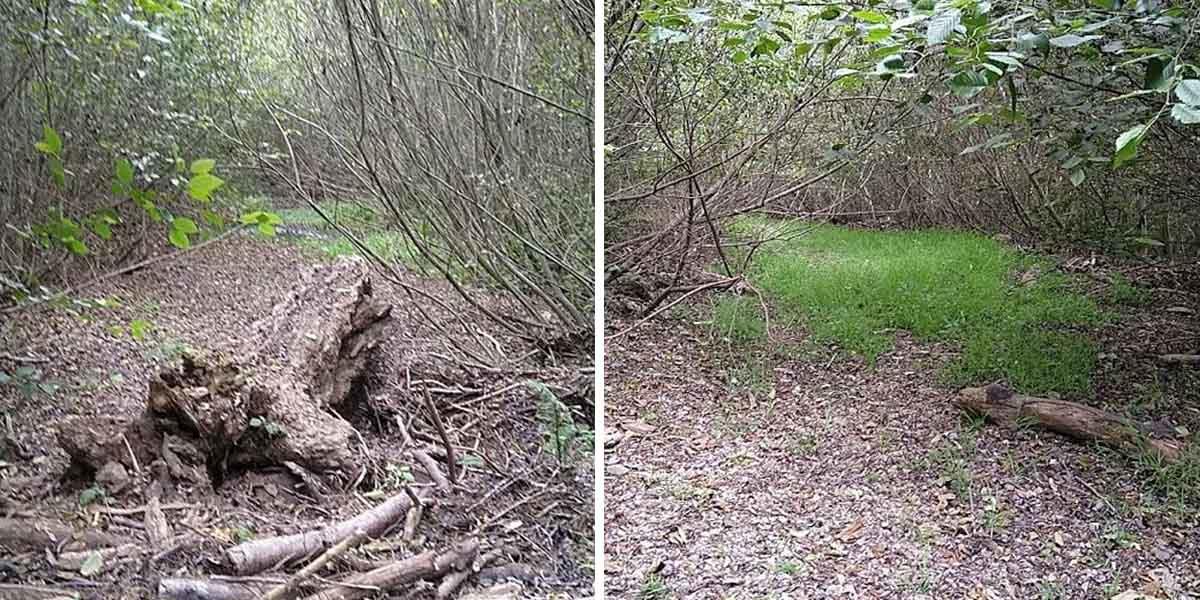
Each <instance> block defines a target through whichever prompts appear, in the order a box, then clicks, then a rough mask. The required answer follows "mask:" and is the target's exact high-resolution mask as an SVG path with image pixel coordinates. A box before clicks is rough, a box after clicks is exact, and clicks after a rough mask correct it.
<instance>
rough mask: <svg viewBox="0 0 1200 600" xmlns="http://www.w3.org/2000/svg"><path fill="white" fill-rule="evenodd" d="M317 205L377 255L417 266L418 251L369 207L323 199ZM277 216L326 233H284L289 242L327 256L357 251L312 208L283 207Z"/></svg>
mask: <svg viewBox="0 0 1200 600" xmlns="http://www.w3.org/2000/svg"><path fill="white" fill-rule="evenodd" d="M319 206H320V207H321V211H322V212H324V213H325V214H326V215H327V216H329V218H330V220H332V221H333V223H336V224H337V225H339V226H341V227H342V228H344V229H345V230H347V231H349V232H350V233H351V234H353V235H354V236H355V237H356V238H358V239H359V240H360V241H361V242H362V243H363V245H365V246H366V247H367V248H368V249H370V250H371V252H373V253H374V254H375V255H376V256H378V257H379V258H381V259H383V260H385V261H387V262H390V263H402V264H405V265H407V266H410V267H416V266H419V261H418V258H417V253H416V251H415V250H413V248H412V246H411V244H410V243H409V241H408V239H406V238H405V237H404V234H403V233H401V232H399V231H395V230H392V229H389V228H387V227H386V226H385V223H384V218H383V215H381V214H379V213H378V212H376V211H375V210H374V209H372V208H371V207H369V206H367V205H365V204H361V203H358V202H347V201H337V200H326V201H323V202H321V203H320V204H319ZM279 216H280V217H281V218H282V219H283V223H284V224H285V225H291V226H293V227H297V228H300V229H302V230H303V229H307V230H311V231H312V232H316V233H318V234H325V235H321V236H316V235H304V234H303V232H301V233H300V234H299V235H285V236H284V237H286V238H288V240H289V241H295V242H297V243H299V244H301V245H303V246H306V247H310V248H313V249H316V250H318V251H319V252H321V254H323V255H324V256H326V257H329V258H336V257H338V256H347V255H353V254H359V250H358V248H357V247H355V245H354V244H353V243H351V241H350V240H349V239H346V237H345V236H343V235H341V233H340V232H338V230H337V227H335V226H334V225H333V224H331V223H329V221H326V220H325V219H324V218H323V217H322V216H321V215H320V214H318V213H317V211H316V210H314V209H312V208H311V207H307V206H305V207H301V208H286V209H282V210H280V211H279Z"/></svg>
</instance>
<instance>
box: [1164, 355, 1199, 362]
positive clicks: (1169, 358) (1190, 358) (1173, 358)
mask: <svg viewBox="0 0 1200 600" xmlns="http://www.w3.org/2000/svg"><path fill="white" fill-rule="evenodd" d="M1158 362H1161V363H1164V364H1168V365H1200V354H1162V355H1159V357H1158Z"/></svg>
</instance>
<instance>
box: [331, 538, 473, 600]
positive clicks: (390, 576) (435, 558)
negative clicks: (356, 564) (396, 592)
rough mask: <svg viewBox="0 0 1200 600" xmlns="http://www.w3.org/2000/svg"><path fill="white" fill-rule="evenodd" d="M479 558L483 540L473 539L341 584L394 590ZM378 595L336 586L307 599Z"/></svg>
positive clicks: (343, 599)
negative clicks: (480, 542)
mask: <svg viewBox="0 0 1200 600" xmlns="http://www.w3.org/2000/svg"><path fill="white" fill-rule="evenodd" d="M478 555H479V540H477V539H470V540H467V541H465V542H461V543H459V544H456V545H455V546H454V547H453V548H450V549H448V550H444V551H442V552H436V551H434V550H430V551H428V552H423V553H421V554H418V555H416V556H414V557H412V558H409V559H407V560H402V561H399V562H396V563H392V564H390V565H387V566H384V567H380V568H378V569H375V570H373V571H368V572H366V573H361V574H358V575H354V576H352V577H349V578H347V579H344V580H342V582H341V583H343V584H350V585H355V586H364V587H373V588H378V589H381V590H390V589H394V588H396V587H399V586H401V585H404V584H406V583H411V582H414V581H418V580H421V579H431V578H433V577H439V576H442V575H445V574H446V573H449V572H450V571H455V570H460V569H464V568H466V567H467V565H470V564H471V561H473V560H475V557H476V556H478ZM374 593H375V592H373V591H370V590H369V589H363V588H357V587H346V586H334V587H330V588H328V589H325V590H323V591H321V592H319V593H317V594H314V595H312V596H309V597H308V599H307V600H357V599H359V598H366V597H368V596H370V595H372V594H374Z"/></svg>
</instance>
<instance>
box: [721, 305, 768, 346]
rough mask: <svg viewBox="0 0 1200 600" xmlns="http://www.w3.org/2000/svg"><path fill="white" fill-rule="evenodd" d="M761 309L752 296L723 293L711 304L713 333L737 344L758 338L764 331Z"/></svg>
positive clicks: (760, 337) (764, 325)
mask: <svg viewBox="0 0 1200 600" xmlns="http://www.w3.org/2000/svg"><path fill="white" fill-rule="evenodd" d="M761 311H762V308H761V307H760V306H759V305H758V304H757V303H756V302H755V301H754V300H753V299H752V298H749V297H746V296H731V295H723V296H721V297H719V298H718V299H717V302H716V303H715V304H714V305H713V316H712V328H713V333H715V334H716V335H718V336H720V337H721V338H722V339H727V340H729V341H731V342H734V343H739V344H744V343H748V342H753V341H757V340H760V339H762V337H763V335H764V334H765V333H766V324H765V322H764V321H763V318H762V312H761Z"/></svg>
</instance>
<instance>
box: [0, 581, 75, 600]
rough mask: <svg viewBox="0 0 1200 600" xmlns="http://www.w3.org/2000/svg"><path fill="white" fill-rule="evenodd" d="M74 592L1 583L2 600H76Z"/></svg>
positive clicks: (0, 599)
mask: <svg viewBox="0 0 1200 600" xmlns="http://www.w3.org/2000/svg"><path fill="white" fill-rule="evenodd" d="M75 597H76V593H75V591H74V590H68V589H64V588H55V587H43V586H39V585H21V584H17V583H0V600H37V599H42V598H44V599H46V600H52V599H54V600H57V599H59V598H75Z"/></svg>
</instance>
